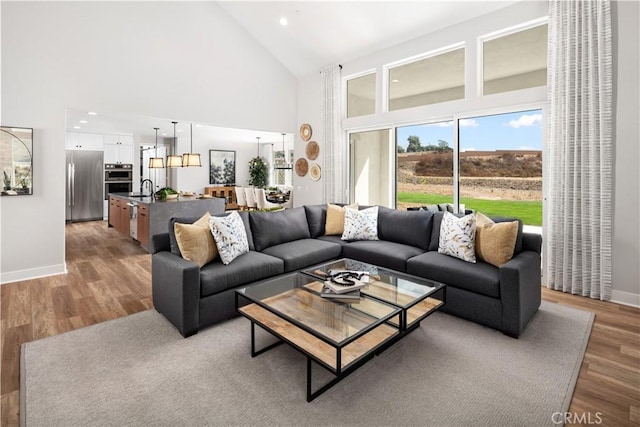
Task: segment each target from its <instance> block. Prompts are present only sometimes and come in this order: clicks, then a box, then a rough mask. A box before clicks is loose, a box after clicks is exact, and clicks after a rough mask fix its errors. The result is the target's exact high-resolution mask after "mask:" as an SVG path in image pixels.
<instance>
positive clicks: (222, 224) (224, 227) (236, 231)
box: [209, 211, 249, 265]
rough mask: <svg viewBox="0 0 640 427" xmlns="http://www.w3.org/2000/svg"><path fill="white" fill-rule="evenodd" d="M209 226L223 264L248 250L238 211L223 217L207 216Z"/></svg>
mask: <svg viewBox="0 0 640 427" xmlns="http://www.w3.org/2000/svg"><path fill="white" fill-rule="evenodd" d="M209 228H211V234H213V239H214V240H215V241H216V246H217V247H218V253H220V259H221V260H222V263H223V264H224V265H227V264H229V263H230V262H231V261H233V260H234V259H236V258H237V257H239V256H240V255H242V254H246V253H248V252H249V241H248V240H247V232H246V230H245V228H244V223H243V222H242V218H240V215H239V214H238V212H236V211H233V212H231V213H230V214H229V215H227V216H225V217H215V216H212V217H211V218H209Z"/></svg>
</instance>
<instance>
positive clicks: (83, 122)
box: [80, 120, 89, 125]
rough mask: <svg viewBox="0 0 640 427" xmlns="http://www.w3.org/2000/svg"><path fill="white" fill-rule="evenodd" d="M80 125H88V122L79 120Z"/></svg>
mask: <svg viewBox="0 0 640 427" xmlns="http://www.w3.org/2000/svg"><path fill="white" fill-rule="evenodd" d="M80 123H82V124H83V125H85V124H87V123H89V122H88V121H86V120H80Z"/></svg>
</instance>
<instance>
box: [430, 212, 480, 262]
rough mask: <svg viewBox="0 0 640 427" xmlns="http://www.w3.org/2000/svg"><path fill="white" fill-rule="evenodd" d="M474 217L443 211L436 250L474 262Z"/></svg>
mask: <svg viewBox="0 0 640 427" xmlns="http://www.w3.org/2000/svg"><path fill="white" fill-rule="evenodd" d="M475 241H476V217H475V215H465V216H463V217H462V218H458V217H456V216H455V215H454V214H452V213H449V212H445V214H444V218H442V224H440V243H439V244H438V252H439V253H441V254H445V255H450V256H452V257H456V258H460V259H461V260H464V261H467V262H474V263H475V262H476V249H475Z"/></svg>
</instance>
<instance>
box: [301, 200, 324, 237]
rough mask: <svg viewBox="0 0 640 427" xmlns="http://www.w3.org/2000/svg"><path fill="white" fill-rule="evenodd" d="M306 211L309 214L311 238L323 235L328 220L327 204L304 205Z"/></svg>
mask: <svg viewBox="0 0 640 427" xmlns="http://www.w3.org/2000/svg"><path fill="white" fill-rule="evenodd" d="M304 212H305V214H306V215H307V224H308V225H309V233H310V234H311V238H312V239H315V238H317V237H320V236H323V235H324V226H325V223H326V222H327V205H304Z"/></svg>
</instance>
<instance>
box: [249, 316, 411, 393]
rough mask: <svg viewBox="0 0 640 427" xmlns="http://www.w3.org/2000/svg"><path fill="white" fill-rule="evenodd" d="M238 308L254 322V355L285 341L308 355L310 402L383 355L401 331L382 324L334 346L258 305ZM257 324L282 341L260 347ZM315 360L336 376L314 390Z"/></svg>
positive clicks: (252, 324) (252, 354)
mask: <svg viewBox="0 0 640 427" xmlns="http://www.w3.org/2000/svg"><path fill="white" fill-rule="evenodd" d="M238 311H239V312H240V313H241V314H242V315H243V316H245V317H246V318H247V319H249V320H250V321H251V356H252V357H255V356H258V355H259V354H262V353H264V352H265V351H267V350H270V349H272V348H274V347H276V346H278V345H280V344H282V343H283V342H286V343H287V344H289V345H290V346H292V347H293V348H295V349H296V350H298V351H300V352H301V353H303V354H304V355H305V356H306V357H307V402H311V401H312V400H313V399H315V398H316V397H318V396H319V395H321V394H322V393H324V392H325V391H327V390H328V389H330V388H331V387H333V386H334V385H336V384H337V383H338V382H340V381H341V380H343V379H344V378H346V377H347V376H348V375H349V374H350V373H352V372H353V371H355V370H356V369H358V368H359V367H360V366H362V365H364V364H365V363H366V362H367V361H368V360H370V359H372V358H373V357H374V356H375V355H376V354H379V353H380V352H381V351H382V350H383V349H384V348H385V347H386V345H389V344H391V343H393V342H395V339H394V338H397V337H398V336H399V334H400V331H399V330H398V329H397V328H394V327H392V326H389V325H387V324H382V325H380V326H378V327H377V328H375V329H373V330H372V331H370V332H368V333H367V334H365V335H363V336H361V337H360V338H358V339H356V340H355V341H353V342H351V343H349V344H348V345H346V346H344V347H333V346H331V345H329V344H327V343H326V342H324V341H322V340H320V339H318V338H317V337H314V336H313V335H312V334H310V333H308V332H306V331H303V330H302V329H300V328H298V327H297V326H295V325H293V324H291V323H290V322H288V321H286V320H284V319H282V318H280V317H279V316H276V315H275V314H273V313H271V312H270V311H268V310H266V309H264V308H262V307H260V306H259V305H257V304H249V305H246V306H244V307H241V308H240V309H238ZM255 325H258V326H260V327H261V328H262V329H264V330H265V331H266V332H268V333H270V334H271V335H274V336H275V337H277V338H279V339H280V341H278V342H276V343H273V344H270V345H268V346H267V347H264V348H262V349H260V350H256V348H255ZM312 362H316V363H317V364H318V365H320V366H322V367H323V368H324V369H326V370H328V371H329V372H331V373H332V374H333V375H335V376H336V377H335V378H334V379H333V380H331V381H329V382H328V383H327V384H325V385H323V386H322V387H320V388H319V389H318V390H316V391H312V381H311V373H312Z"/></svg>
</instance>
